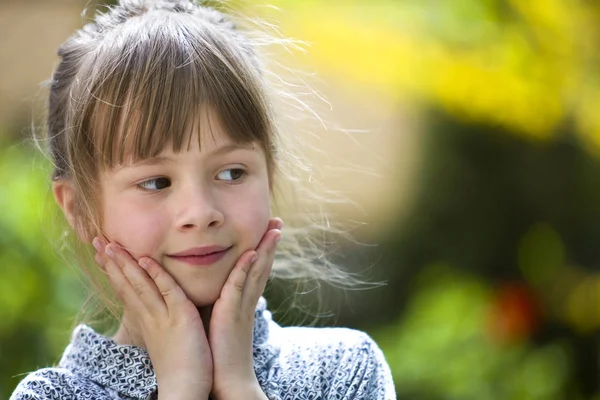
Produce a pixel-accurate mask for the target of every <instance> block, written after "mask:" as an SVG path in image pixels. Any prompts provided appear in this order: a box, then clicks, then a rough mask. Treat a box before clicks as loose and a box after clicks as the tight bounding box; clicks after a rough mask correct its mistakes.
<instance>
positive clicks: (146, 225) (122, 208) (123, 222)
mask: <svg viewBox="0 0 600 400" xmlns="http://www.w3.org/2000/svg"><path fill="white" fill-rule="evenodd" d="M105 204H106V207H105V208H104V222H103V229H104V233H105V235H106V236H107V238H108V239H109V240H110V241H112V242H116V243H118V244H120V245H121V246H123V247H124V248H126V249H127V250H128V251H129V252H130V253H131V254H132V255H133V256H134V257H136V258H138V257H141V256H142V255H146V256H153V255H154V254H153V253H154V252H155V251H156V250H157V249H158V248H160V245H161V243H162V242H163V239H164V232H165V225H166V221H163V220H161V218H160V215H161V213H159V212H156V210H148V209H146V208H147V207H144V206H143V205H140V204H137V203H135V202H128V201H127V200H126V199H121V201H112V202H108V203H105Z"/></svg>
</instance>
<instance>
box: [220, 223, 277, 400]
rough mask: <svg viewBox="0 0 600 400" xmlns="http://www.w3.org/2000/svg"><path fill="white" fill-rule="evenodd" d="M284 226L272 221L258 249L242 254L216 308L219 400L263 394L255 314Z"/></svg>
mask: <svg viewBox="0 0 600 400" xmlns="http://www.w3.org/2000/svg"><path fill="white" fill-rule="evenodd" d="M282 227H283V222H282V221H281V220H280V219H279V218H274V219H271V220H270V221H269V226H268V228H267V232H266V233H265V235H264V236H263V238H262V240H261V242H260V243H259V245H258V247H257V248H256V250H249V251H247V252H245V253H244V254H242V256H241V257H240V259H239V260H238V262H237V263H236V265H235V267H234V268H233V270H232V271H231V273H230V274H229V277H228V279H227V281H226V282H225V285H224V286H223V289H222V290H221V295H220V296H219V298H218V299H217V301H216V303H215V305H214V307H213V310H212V315H211V318H210V329H209V343H210V348H211V351H212V356H213V366H214V378H213V391H212V393H213V395H214V396H215V398H217V399H224V398H226V397H230V398H248V397H247V396H248V395H249V394H250V393H258V392H259V393H260V394H262V391H260V387H259V386H258V381H257V380H256V375H255V373H254V363H253V357H252V337H253V336H252V335H253V329H254V311H255V309H256V304H257V303H258V299H259V298H260V296H261V295H262V293H263V291H264V289H265V285H266V283H267V279H268V278H269V275H270V273H271V267H272V266H273V260H274V258H275V248H276V247H277V243H278V242H279V239H280V238H281V228H282ZM257 389H258V390H257ZM244 393H245V394H244ZM234 394H235V395H234ZM239 395H242V397H239ZM263 397H264V395H263Z"/></svg>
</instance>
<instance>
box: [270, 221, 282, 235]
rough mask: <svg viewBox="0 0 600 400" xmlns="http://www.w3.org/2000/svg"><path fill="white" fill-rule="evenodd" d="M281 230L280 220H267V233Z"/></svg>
mask: <svg viewBox="0 0 600 400" xmlns="http://www.w3.org/2000/svg"><path fill="white" fill-rule="evenodd" d="M282 228H283V221H282V220H281V218H271V219H270V220H269V225H268V226H267V232H269V231H270V230H272V229H279V230H281V229H282Z"/></svg>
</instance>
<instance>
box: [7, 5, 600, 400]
mask: <svg viewBox="0 0 600 400" xmlns="http://www.w3.org/2000/svg"><path fill="white" fill-rule="evenodd" d="M94 4H96V3H94V2H88V1H86V0H52V1H46V0H43V1H42V0H37V1H36V0H27V1H17V0H13V1H11V0H0V72H1V74H0V182H1V183H0V210H1V212H0V265H1V267H0V399H6V398H8V396H9V395H10V393H11V392H12V390H13V389H14V387H15V386H16V384H17V383H18V381H19V380H20V379H22V377H23V374H24V373H26V372H28V371H32V370H35V369H37V368H40V367H44V366H48V365H51V364H53V363H56V362H57V361H58V359H59V357H60V355H61V353H62V351H63V349H64V347H65V345H66V344H67V343H68V340H69V332H70V329H71V327H72V324H73V317H74V316H75V315H76V313H77V312H78V310H79V309H80V307H81V305H82V303H83V301H84V298H85V293H84V291H83V290H82V289H81V288H80V284H79V282H78V281H77V279H76V278H75V277H74V275H73V274H72V272H71V270H70V269H69V268H68V267H65V266H64V265H63V264H62V262H61V261H60V260H59V257H58V256H57V255H56V249H55V248H54V246H53V242H55V241H56V240H55V238H52V237H48V235H47V231H45V230H44V226H43V225H44V221H45V217H44V215H45V214H46V213H47V212H49V211H48V210H49V208H50V207H51V205H52V204H51V203H52V199H51V196H50V191H49V188H50V184H49V179H48V174H49V170H48V164H47V162H45V161H44V160H43V158H42V157H41V156H39V155H38V153H37V152H36V150H35V149H34V146H33V145H32V144H31V142H30V141H28V140H27V138H28V137H29V135H30V131H31V124H32V122H35V121H39V120H40V112H41V108H40V107H39V105H40V104H41V105H43V102H44V98H43V94H44V92H43V90H41V83H42V82H43V81H44V80H46V79H48V78H49V77H50V74H51V71H52V68H53V66H54V65H55V63H56V62H57V58H56V49H57V47H58V46H59V45H60V43H62V42H63V41H64V40H65V39H66V38H67V37H68V36H69V35H71V34H72V33H73V32H74V31H75V29H77V28H79V27H80V26H81V25H82V21H83V17H82V14H81V11H82V9H83V8H84V7H85V6H90V7H93V6H94ZM103 4H105V3H103ZM271 4H273V5H275V6H276V7H278V8H279V9H276V8H269V7H255V8H252V9H253V10H254V12H256V13H257V15H262V14H261V13H264V16H265V17H266V18H272V19H275V20H277V21H279V23H280V26H281V30H282V33H283V34H284V35H285V36H290V37H293V38H297V39H301V40H305V41H306V42H307V43H308V44H309V47H308V50H309V54H308V55H307V56H304V57H303V58H301V59H299V60H297V64H296V65H293V67H295V68H299V69H301V70H302V69H304V68H308V69H309V70H311V71H315V72H316V73H317V75H318V77H319V79H318V80H317V81H315V83H314V85H315V87H316V89H317V90H319V91H320V92H321V93H323V94H324V96H325V97H326V98H327V99H328V100H329V103H330V104H331V109H329V107H328V106H327V107H323V113H324V114H325V115H326V117H327V119H328V120H331V121H335V122H337V123H338V124H339V125H341V126H342V127H343V128H347V129H348V130H347V131H343V130H335V129H331V130H328V131H325V130H323V131H322V132H317V133H318V136H319V138H318V139H313V140H314V142H313V143H312V144H313V145H314V147H315V148H317V149H318V148H321V149H324V152H325V153H326V155H327V157H325V156H323V154H320V155H319V154H317V152H315V155H314V159H315V162H316V163H317V164H318V165H319V168H320V170H321V171H322V173H323V175H324V176H325V177H326V183H327V184H328V185H329V186H330V187H332V188H333V189H334V190H336V191H338V192H340V193H342V194H344V195H345V196H347V197H348V198H349V199H351V200H352V202H349V203H347V204H345V205H340V206H337V207H335V208H333V209H332V210H330V211H331V212H332V213H335V214H336V216H337V217H338V218H340V219H342V220H346V221H359V222H360V224H356V225H355V226H356V228H355V229H354V231H353V233H354V235H355V236H356V238H357V243H348V244H344V245H343V247H342V249H341V251H340V252H339V254H340V256H339V261H340V263H343V264H344V265H346V266H347V267H348V268H349V269H350V270H352V271H360V272H362V273H364V274H365V277H366V278H367V279H370V280H372V281H386V282H387V284H386V285H385V286H381V287H378V288H375V289H370V290H358V291H350V292H345V294H344V296H337V297H336V296H333V297H336V298H339V297H343V301H337V302H336V305H334V306H333V308H334V312H335V313H336V317H335V318H333V319H324V321H323V324H330V323H335V324H338V325H346V326H351V327H355V328H359V329H362V330H365V331H367V332H368V333H369V334H371V335H372V336H373V337H374V338H375V340H376V341H377V342H378V343H379V345H380V346H381V348H382V349H383V351H384V353H385V355H386V357H387V360H388V362H389V363H390V366H391V368H392V372H393V375H394V381H395V384H396V390H397V392H398V398H399V399H427V400H436V399H478V400H479V399H519V400H521V399H523V400H525V399H600V379H599V377H600V366H599V360H600V358H599V357H600V352H599V351H600V348H599V341H598V331H599V328H600V246H598V244H599V243H600V112H598V110H597V108H599V107H600V74H599V72H598V71H599V68H600V59H599V56H598V55H599V54H600V53H599V52H598V51H597V49H598V45H599V41H600V5H599V4H598V3H597V2H595V1H590V0H527V1H525V0H453V1H444V0H373V1H364V0H363V1H358V0H347V1H342V0H338V1H325V0H321V1H318V0H310V1H292V0H287V1H286V0H273V1H271ZM251 6H252V2H247V4H245V5H243V6H240V7H251ZM295 62H296V61H295ZM318 111H320V110H318ZM316 131H319V129H318V128H317V129H316ZM267 295H268V296H267V297H268V298H269V296H270V297H271V298H269V300H270V301H271V305H272V306H274V307H276V306H277V305H278V304H280V303H282V300H281V299H282V298H283V297H282V296H281V295H278V293H277V291H276V290H273V291H272V292H271V293H270V294H269V293H267ZM276 316H277V314H276Z"/></svg>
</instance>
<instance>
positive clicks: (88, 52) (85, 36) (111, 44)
mask: <svg viewBox="0 0 600 400" xmlns="http://www.w3.org/2000/svg"><path fill="white" fill-rule="evenodd" d="M233 20H234V18H233V17H226V16H225V15H224V14H223V13H222V12H220V11H217V10H215V9H210V8H207V7H205V6H203V5H200V4H196V3H194V2H190V1H185V0H171V1H168V0H155V1H150V0H122V1H121V2H120V3H119V4H118V5H116V6H110V7H107V9H106V10H105V11H104V12H100V11H98V12H97V15H96V17H95V20H94V21H92V22H91V23H88V24H87V25H85V26H84V27H83V28H82V29H80V30H79V31H77V32H76V33H75V34H74V35H73V36H72V37H71V38H69V39H68V40H67V41H66V42H65V43H64V44H63V45H62V46H61V47H60V48H59V50H58V55H59V57H60V61H59V63H58V65H57V67H56V69H55V71H54V73H53V75H52V80H51V82H50V94H49V100H48V110H47V111H48V115H47V137H46V138H44V141H45V142H46V144H47V150H48V152H49V157H50V159H51V161H52V164H53V167H54V170H53V172H52V178H53V179H55V180H57V179H68V180H69V181H70V182H71V184H72V185H73V187H74V189H75V195H76V197H75V204H74V214H75V227H74V228H75V231H76V232H77V233H78V235H70V236H71V237H75V241H74V243H72V244H71V248H72V249H73V250H74V251H73V254H74V255H76V256H77V260H78V266H81V267H82V268H83V272H84V275H85V276H86V277H87V278H89V282H90V283H91V284H92V285H93V286H94V287H95V288H96V289H97V290H96V291H93V293H95V294H96V295H97V299H98V300H100V301H99V302H98V304H99V305H100V306H101V309H100V310H96V311H97V312H99V313H100V314H102V315H106V313H105V312H106V311H108V312H109V314H110V315H112V316H114V317H117V316H118V315H119V314H120V308H119V307H120V306H119V304H118V302H116V301H115V299H114V296H113V294H112V290H111V288H110V286H109V285H108V283H107V281H106V279H105V276H104V275H103V274H102V273H101V271H99V268H96V267H95V265H94V263H93V262H91V254H92V251H91V249H90V247H91V246H90V245H89V243H88V242H87V241H86V240H87V239H86V238H91V237H93V236H96V235H98V234H99V233H101V226H102V220H101V219H102V216H101V215H100V212H99V210H100V208H99V204H98V203H97V201H98V198H99V196H98V193H97V190H98V187H99V185H98V177H99V173H100V172H101V171H103V170H104V169H106V168H111V167H112V166H114V165H118V164H120V163H122V162H123V161H124V160H123V158H124V156H125V154H127V155H131V157H132V158H133V161H137V160H142V159H145V158H148V157H153V156H156V155H158V154H159V153H161V152H162V151H163V150H165V149H166V147H167V146H172V148H173V150H174V151H181V150H183V149H184V148H185V146H189V144H190V143H189V140H191V139H190V137H189V135H188V136H186V132H188V131H189V129H186V128H189V127H190V125H191V124H194V123H197V121H198V119H199V118H203V117H204V115H206V113H204V114H203V113H202V110H206V109H207V108H210V109H211V110H212V111H214V113H215V115H216V116H217V118H219V121H220V122H221V124H222V126H223V127H224V128H225V131H226V132H227V134H228V135H229V136H230V139H232V140H233V141H235V142H238V143H249V142H255V143H259V145H260V146H261V147H262V150H263V151H264V153H265V155H266V161H267V166H268V169H269V177H270V178H269V179H270V183H271V185H272V187H271V189H272V190H271V191H272V198H273V210H272V211H273V213H274V214H275V215H281V216H282V217H283V219H284V221H285V222H286V228H285V235H284V237H283V240H282V242H281V243H280V245H279V250H278V256H277V258H276V261H275V264H274V265H273V270H272V278H282V279H292V280H296V281H298V282H301V281H307V280H310V281H313V282H318V281H325V282H328V283H330V284H332V285H335V286H345V287H347V286H351V285H353V284H356V283H359V281H358V280H357V279H356V278H355V277H354V276H353V275H352V274H350V273H348V272H345V271H343V270H342V269H340V268H338V267H337V266H336V265H334V264H333V263H331V262H329V261H328V258H327V257H326V256H325V251H324V249H325V247H326V246H327V245H328V240H329V239H328V238H329V237H330V235H331V234H332V233H340V231H338V230H337V229H335V228H333V225H332V224H331V223H330V222H329V220H328V218H327V216H326V215H325V214H324V213H323V212H320V211H319V210H320V209H321V207H320V204H319V203H322V202H323V201H325V197H324V196H323V195H322V193H321V194H320V193H319V188H315V187H312V186H311V185H308V184H307V182H306V181H307V180H308V179H307V177H308V176H310V175H311V169H310V167H309V165H308V163H307V162H306V159H305V158H304V157H303V156H302V153H301V151H299V149H300V146H301V141H300V140H299V138H298V137H297V136H295V135H294V132H292V131H290V130H289V126H287V125H286V127H285V131H284V129H282V126H284V125H283V123H282V121H283V119H282V118H281V117H282V115H281V114H280V113H279V114H278V113H277V112H276V111H277V110H276V106H275V104H285V103H286V101H287V102H288V104H289V102H290V101H292V102H294V101H296V102H297V104H300V105H301V106H300V108H302V107H304V106H305V103H304V102H303V101H302V100H300V99H299V98H297V97H294V95H293V94H292V93H290V92H289V91H285V90H282V89H281V87H277V88H276V85H272V84H270V81H269V79H273V77H276V75H275V74H274V72H273V71H271V70H269V69H268V68H267V66H266V65H267V64H268V63H267V62H266V61H265V59H262V58H261V57H260V56H259V51H258V50H259V48H260V47H261V46H264V45H265V43H268V41H265V40H264V36H262V37H261V36H258V35H256V34H253V33H252V31H250V30H248V31H246V32H243V31H242V29H241V28H240V25H242V24H241V23H240V22H237V23H236V24H234V23H233V22H232V21H233ZM277 42H280V43H282V42H285V40H278V39H276V38H273V40H272V41H271V43H277ZM275 79H279V78H275ZM280 86H281V85H280ZM284 86H285V85H284ZM290 99H291V100H290ZM294 107H295V108H298V106H297V105H296V106H294ZM125 120H126V123H124V121H125ZM286 196H287V197H286ZM290 199H293V202H294V203H295V204H294V205H290V203H291V201H290ZM301 200H302V201H303V203H302V204H298V202H299V201H301ZM291 210H294V211H295V212H294V213H289V212H290V211H291ZM286 212H287V213H289V214H288V215H286ZM94 315H96V316H98V315H99V314H94Z"/></svg>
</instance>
